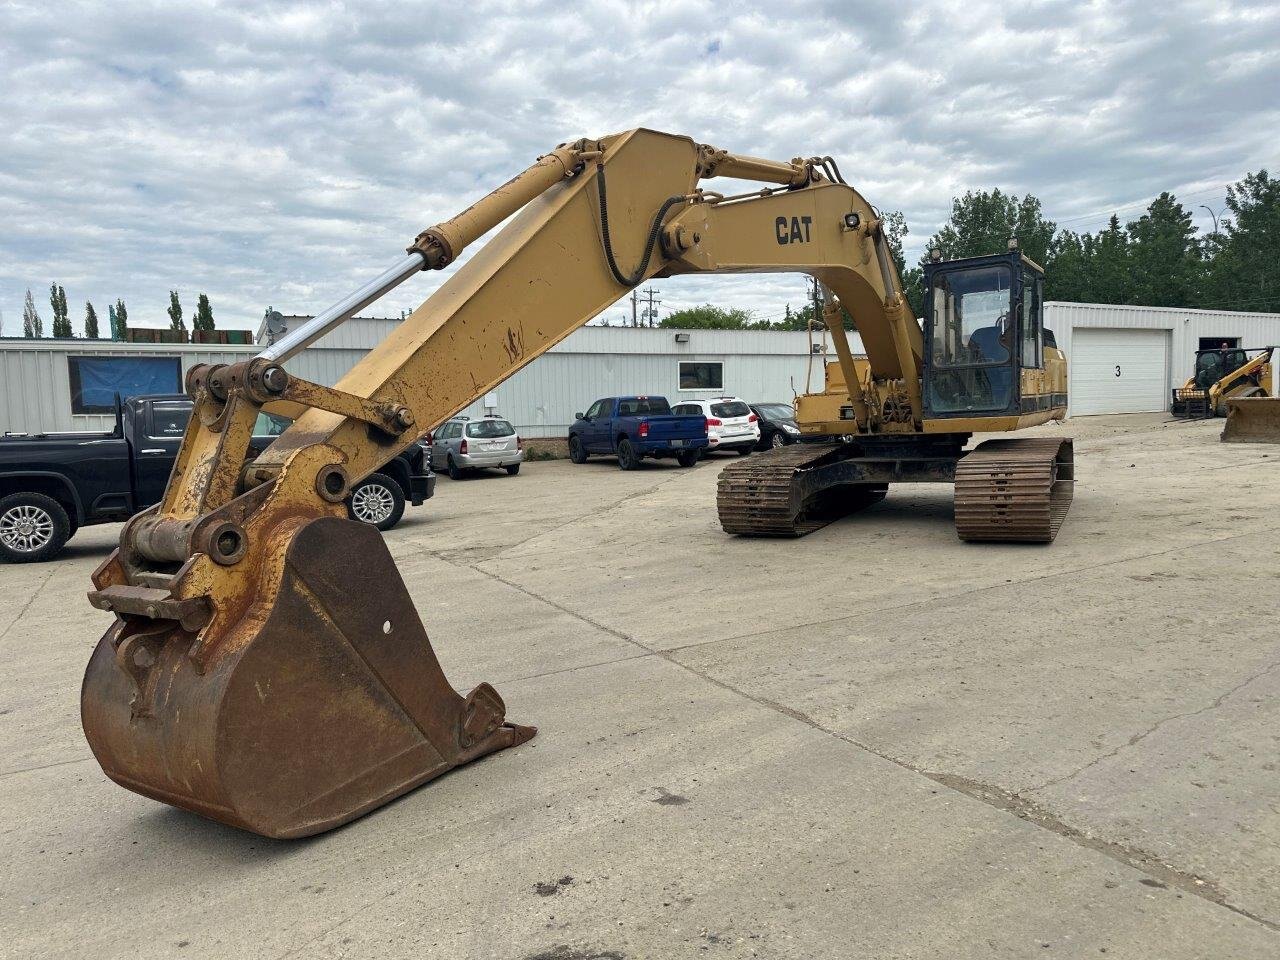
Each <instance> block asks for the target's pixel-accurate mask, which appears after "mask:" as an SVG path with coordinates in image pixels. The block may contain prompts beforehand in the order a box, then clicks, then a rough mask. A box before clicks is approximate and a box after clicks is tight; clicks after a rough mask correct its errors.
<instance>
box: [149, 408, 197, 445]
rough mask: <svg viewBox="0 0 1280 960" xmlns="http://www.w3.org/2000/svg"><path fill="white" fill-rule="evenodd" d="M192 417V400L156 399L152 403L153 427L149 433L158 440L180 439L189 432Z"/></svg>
mask: <svg viewBox="0 0 1280 960" xmlns="http://www.w3.org/2000/svg"><path fill="white" fill-rule="evenodd" d="M190 419H191V402H190V401H188V400H177V401H174V402H172V403H169V402H164V401H154V402H153V403H152V404H151V429H150V430H149V431H148V432H147V435H148V436H150V437H153V438H154V439H156V440H168V439H180V438H181V437H182V435H183V434H184V433H186V432H187V421H188V420H190Z"/></svg>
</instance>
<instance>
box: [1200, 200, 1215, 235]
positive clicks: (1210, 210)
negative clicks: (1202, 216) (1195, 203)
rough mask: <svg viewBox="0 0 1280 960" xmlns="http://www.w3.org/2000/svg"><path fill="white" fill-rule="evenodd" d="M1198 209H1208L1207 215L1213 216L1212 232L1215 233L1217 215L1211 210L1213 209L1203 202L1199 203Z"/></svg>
mask: <svg viewBox="0 0 1280 960" xmlns="http://www.w3.org/2000/svg"><path fill="white" fill-rule="evenodd" d="M1200 209H1201V210H1208V211H1209V216H1211V217H1213V232H1214V234H1215V235H1216V234H1217V232H1218V215H1217V214H1216V213H1214V212H1213V209H1212V208H1210V207H1207V206H1205V205H1204V204H1203V203H1202V204H1200Z"/></svg>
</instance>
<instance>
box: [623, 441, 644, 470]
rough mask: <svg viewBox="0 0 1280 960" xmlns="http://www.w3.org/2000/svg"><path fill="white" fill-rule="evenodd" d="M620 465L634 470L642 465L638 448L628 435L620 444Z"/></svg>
mask: <svg viewBox="0 0 1280 960" xmlns="http://www.w3.org/2000/svg"><path fill="white" fill-rule="evenodd" d="M618 466H619V467H620V468H622V469H623V470H634V469H636V467H638V466H640V458H639V457H637V456H636V448H635V447H633V446H632V445H631V441H630V440H628V439H627V438H626V437H623V438H622V441H621V442H620V443H619V444H618Z"/></svg>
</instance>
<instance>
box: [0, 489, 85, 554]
mask: <svg viewBox="0 0 1280 960" xmlns="http://www.w3.org/2000/svg"><path fill="white" fill-rule="evenodd" d="M70 536H71V520H70V519H69V518H68V517H67V511H66V510H64V509H62V504H60V503H58V501H57V500H54V499H53V498H52V497H46V496H45V495H44V494H43V493H12V494H10V495H9V496H7V497H5V498H4V499H2V500H0V560H3V561H4V562H5V563H42V562H44V561H45V560H52V559H53V558H54V557H55V556H57V554H58V551H59V550H61V549H62V547H63V545H64V544H65V543H66V542H67V539H68V538H69V537H70Z"/></svg>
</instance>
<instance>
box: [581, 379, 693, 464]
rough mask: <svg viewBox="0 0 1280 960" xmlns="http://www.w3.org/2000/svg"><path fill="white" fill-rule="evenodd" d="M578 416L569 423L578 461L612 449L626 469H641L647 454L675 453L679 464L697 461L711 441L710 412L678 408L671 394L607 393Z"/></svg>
mask: <svg viewBox="0 0 1280 960" xmlns="http://www.w3.org/2000/svg"><path fill="white" fill-rule="evenodd" d="M574 417H575V420H574V424H573V426H572V427H570V428H569V459H570V460H572V461H573V462H574V463H586V462H587V457H589V456H591V454H593V453H608V454H612V455H614V456H616V457H617V458H618V466H619V467H621V468H622V469H623V470H634V469H636V467H638V466H640V461H641V460H642V459H644V458H645V457H655V458H657V457H675V459H676V461H677V462H678V463H679V464H680V466H682V467H692V466H693V465H694V464H695V463H697V462H698V457H699V456H701V455H702V451H703V450H704V449H706V446H707V418H706V417H704V416H701V415H697V416H693V415H688V414H673V413H672V412H671V405H670V404H669V403H667V399H666V397H605V398H604V399H603V400H597V401H596V402H595V403H593V404H592V405H591V407H590V408H589V409H588V410H587V412H586V413H576V414H574Z"/></svg>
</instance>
